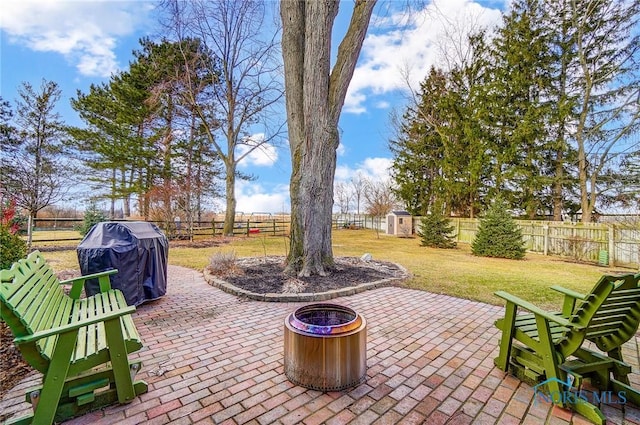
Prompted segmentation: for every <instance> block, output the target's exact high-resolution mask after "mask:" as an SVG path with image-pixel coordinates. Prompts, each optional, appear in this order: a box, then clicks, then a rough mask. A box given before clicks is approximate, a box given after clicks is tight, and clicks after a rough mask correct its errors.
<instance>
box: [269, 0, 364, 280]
mask: <svg viewBox="0 0 640 425" xmlns="http://www.w3.org/2000/svg"><path fill="white" fill-rule="evenodd" d="M374 4H375V1H364V0H358V1H356V3H355V6H354V11H353V15H352V18H351V23H350V25H349V29H348V31H347V34H346V35H345V37H344V39H343V40H342V42H341V44H340V47H339V49H338V56H337V59H336V64H335V66H334V68H333V70H332V71H331V72H330V60H331V31H332V28H333V22H334V19H335V17H336V15H337V13H338V5H339V2H338V1H311V2H305V1H295V2H294V1H287V0H283V1H282V2H281V5H280V13H281V17H282V28H283V33H282V54H283V58H284V67H285V87H286V105H287V119H288V120H287V124H288V130H289V144H290V146H291V164H292V174H291V184H290V195H291V242H290V249H289V256H288V257H287V271H288V272H291V273H293V272H295V273H297V274H298V275H299V276H309V275H312V274H319V275H325V274H327V273H328V272H330V271H331V270H332V269H333V268H334V261H333V251H332V248H331V212H332V209H333V178H334V174H335V168H336V149H337V147H338V142H339V140H338V119H339V117H340V111H341V110H342V105H343V104H344V99H345V96H346V91H347V88H348V86H349V81H351V77H352V76H353V71H354V69H355V65H356V61H357V58H358V55H359V53H360V49H361V48H362V43H363V41H364V36H365V34H366V31H367V27H368V24H369V19H370V17H371V13H372V11H373V6H374Z"/></svg>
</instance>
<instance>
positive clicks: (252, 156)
mask: <svg viewBox="0 0 640 425" xmlns="http://www.w3.org/2000/svg"><path fill="white" fill-rule="evenodd" d="M251 149H253V150H251ZM250 150H251V152H249V151H250ZM247 152H248V154H247ZM245 154H247V156H246V157H245V158H243V159H241V160H240V162H239V165H240V166H241V167H248V166H256V167H271V166H273V164H275V163H276V162H277V161H278V150H277V149H276V147H275V146H273V145H272V144H270V143H266V142H264V133H257V134H254V135H252V136H250V137H249V138H247V139H246V140H244V143H243V144H239V145H238V147H237V152H236V155H237V157H238V158H239V157H240V156H242V155H245Z"/></svg>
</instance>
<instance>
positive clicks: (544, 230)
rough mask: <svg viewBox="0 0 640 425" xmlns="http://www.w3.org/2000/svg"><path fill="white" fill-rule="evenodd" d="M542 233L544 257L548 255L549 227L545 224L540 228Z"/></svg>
mask: <svg viewBox="0 0 640 425" xmlns="http://www.w3.org/2000/svg"><path fill="white" fill-rule="evenodd" d="M542 233H543V235H544V243H543V245H544V255H548V254H549V225H548V224H545V225H544V226H542Z"/></svg>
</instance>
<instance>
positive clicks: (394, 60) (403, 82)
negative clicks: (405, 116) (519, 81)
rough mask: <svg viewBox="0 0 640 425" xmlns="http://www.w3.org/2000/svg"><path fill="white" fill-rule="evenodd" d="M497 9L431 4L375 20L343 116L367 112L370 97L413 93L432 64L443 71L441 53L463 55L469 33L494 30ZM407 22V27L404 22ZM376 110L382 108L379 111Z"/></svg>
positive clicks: (460, 2) (452, 0)
mask: <svg viewBox="0 0 640 425" xmlns="http://www.w3.org/2000/svg"><path fill="white" fill-rule="evenodd" d="M501 16H502V15H501V12H500V10H498V9H490V8H487V7H484V6H482V5H480V4H478V3H476V2H474V1H470V0H439V1H432V2H430V3H429V4H427V5H426V6H425V7H424V8H423V9H422V10H419V11H413V12H411V13H410V14H407V12H406V11H398V12H396V13H392V14H391V15H390V16H386V17H374V18H373V20H372V25H371V26H370V30H369V35H367V38H366V39H365V42H364V45H363V48H362V52H361V58H360V61H359V65H358V67H357V68H356V70H355V73H354V75H353V78H352V80H351V84H350V85H349V91H348V93H347V98H346V100H345V105H344V110H345V112H351V113H355V114H360V113H363V112H366V107H365V105H364V103H365V101H366V100H367V99H368V98H370V97H371V96H375V95H381V94H384V93H388V92H391V91H395V90H402V91H406V90H408V88H409V86H410V87H411V88H412V89H414V90H415V89H416V88H417V87H418V85H419V82H420V81H421V80H423V79H424V77H425V75H426V74H427V72H428V70H429V68H430V67H431V66H432V65H437V66H442V67H446V64H445V63H442V60H443V56H444V55H443V53H445V52H446V53H447V55H449V56H450V55H452V54H453V55H459V54H463V53H464V52H463V50H464V49H465V46H466V33H467V31H468V30H469V29H470V28H478V27H479V26H484V27H488V28H492V27H493V26H495V25H496V24H497V23H498V22H499V21H500V19H501ZM407 21H408V22H407ZM378 107H380V106H378Z"/></svg>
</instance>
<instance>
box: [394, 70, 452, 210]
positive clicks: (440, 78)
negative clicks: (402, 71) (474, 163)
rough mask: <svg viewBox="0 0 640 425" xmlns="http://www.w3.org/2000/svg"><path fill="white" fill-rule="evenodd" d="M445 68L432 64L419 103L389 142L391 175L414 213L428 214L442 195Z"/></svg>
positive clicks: (404, 119) (399, 194) (421, 90)
mask: <svg viewBox="0 0 640 425" xmlns="http://www.w3.org/2000/svg"><path fill="white" fill-rule="evenodd" d="M445 84H446V76H445V75H444V73H443V71H441V70H438V69H436V68H433V67H432V68H431V70H430V72H429V75H428V76H427V78H426V79H425V80H424V81H423V82H422V83H421V85H420V93H419V94H418V97H419V102H420V103H419V104H418V105H414V106H410V107H408V108H407V111H406V112H405V113H404V115H403V117H402V123H401V124H400V129H399V134H398V137H397V140H391V141H390V142H389V148H390V150H391V152H392V153H393V155H394V159H393V166H392V170H391V173H392V176H393V179H394V180H395V183H396V188H397V189H396V195H397V196H398V198H400V199H401V200H402V201H404V203H405V205H406V209H407V211H409V212H410V213H411V214H413V215H426V214H427V211H429V209H430V208H431V206H432V204H433V202H434V201H435V199H437V198H439V197H440V196H442V187H441V185H442V183H443V181H442V162H443V159H444V154H445V152H444V145H443V142H442V135H441V132H440V131H439V130H440V129H441V128H442V127H443V125H444V123H443V122H442V121H441V117H439V115H438V113H439V111H438V107H437V105H438V103H439V102H440V99H441V98H442V96H443V95H444V92H445V90H446V87H445Z"/></svg>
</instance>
